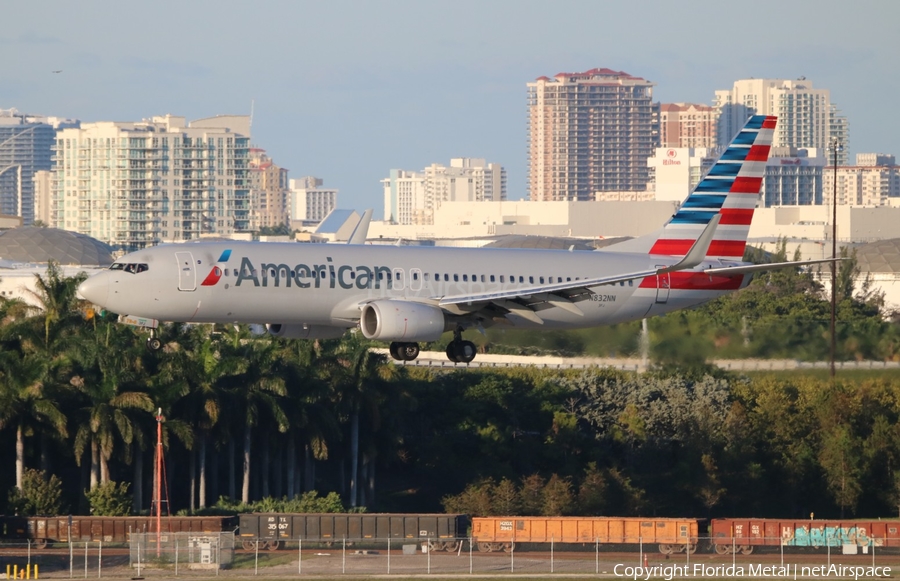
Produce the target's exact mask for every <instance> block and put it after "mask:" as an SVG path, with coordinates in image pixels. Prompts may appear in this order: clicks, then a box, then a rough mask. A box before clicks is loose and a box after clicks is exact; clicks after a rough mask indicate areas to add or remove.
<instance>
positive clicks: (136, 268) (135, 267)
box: [109, 262, 150, 274]
mask: <svg viewBox="0 0 900 581" xmlns="http://www.w3.org/2000/svg"><path fill="white" fill-rule="evenodd" d="M109 269H110V270H124V271H125V272H130V273H131V274H138V273H141V272H147V271H148V270H150V266H149V265H147V264H145V263H143V262H130V263H128V264H125V263H122V262H116V263H113V264H112V265H110V267H109Z"/></svg>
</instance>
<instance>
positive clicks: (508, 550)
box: [502, 543, 516, 553]
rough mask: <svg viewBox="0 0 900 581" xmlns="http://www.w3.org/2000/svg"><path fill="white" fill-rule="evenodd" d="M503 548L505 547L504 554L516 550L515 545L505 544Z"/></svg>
mask: <svg viewBox="0 0 900 581" xmlns="http://www.w3.org/2000/svg"><path fill="white" fill-rule="evenodd" d="M502 547H503V552H504V553H509V552H510V551H513V550H515V548H516V544H515V543H503V545H502Z"/></svg>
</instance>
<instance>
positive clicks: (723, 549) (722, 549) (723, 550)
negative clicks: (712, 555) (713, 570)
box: [713, 544, 731, 555]
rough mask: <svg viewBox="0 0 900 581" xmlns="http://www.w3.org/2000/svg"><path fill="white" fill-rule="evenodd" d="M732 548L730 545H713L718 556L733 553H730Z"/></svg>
mask: <svg viewBox="0 0 900 581" xmlns="http://www.w3.org/2000/svg"><path fill="white" fill-rule="evenodd" d="M730 548H731V547H729V546H728V545H719V544H716V545H713V550H715V552H716V554H717V555H727V554H728V553H730V552H731V551H729V549H730Z"/></svg>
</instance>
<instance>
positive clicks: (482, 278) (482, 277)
mask: <svg viewBox="0 0 900 581" xmlns="http://www.w3.org/2000/svg"><path fill="white" fill-rule="evenodd" d="M493 278H494V277H493V276H492V277H491V279H493ZM481 282H484V275H483V274H482V275H481ZM491 282H494V281H493V280H491Z"/></svg>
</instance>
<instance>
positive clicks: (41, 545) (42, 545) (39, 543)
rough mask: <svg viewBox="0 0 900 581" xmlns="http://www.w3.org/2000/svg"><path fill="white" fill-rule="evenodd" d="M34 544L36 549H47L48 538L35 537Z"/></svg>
mask: <svg viewBox="0 0 900 581" xmlns="http://www.w3.org/2000/svg"><path fill="white" fill-rule="evenodd" d="M32 546H33V547H34V548H35V549H46V548H47V539H34V541H32Z"/></svg>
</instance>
